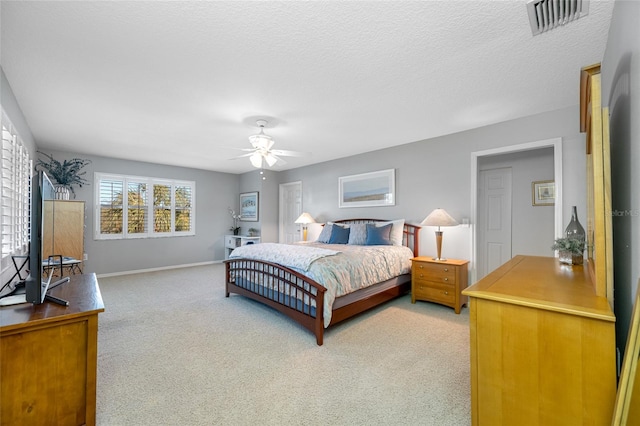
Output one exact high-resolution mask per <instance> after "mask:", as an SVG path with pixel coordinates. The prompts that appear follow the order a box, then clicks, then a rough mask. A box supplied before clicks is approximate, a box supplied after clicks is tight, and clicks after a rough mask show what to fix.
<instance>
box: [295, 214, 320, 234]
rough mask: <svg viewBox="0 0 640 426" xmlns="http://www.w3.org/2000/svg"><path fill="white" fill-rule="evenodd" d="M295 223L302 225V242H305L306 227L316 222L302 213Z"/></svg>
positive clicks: (308, 215)
mask: <svg viewBox="0 0 640 426" xmlns="http://www.w3.org/2000/svg"><path fill="white" fill-rule="evenodd" d="M295 223H300V224H302V241H307V225H308V224H310V223H316V220H315V219H314V218H312V217H311V215H310V214H309V213H307V212H304V213H302V214H301V215H300V216H298V218H297V219H296V222H295Z"/></svg>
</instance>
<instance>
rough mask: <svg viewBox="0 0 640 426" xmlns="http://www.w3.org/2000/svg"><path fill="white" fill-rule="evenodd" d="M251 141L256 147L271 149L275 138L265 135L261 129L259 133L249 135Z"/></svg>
mask: <svg viewBox="0 0 640 426" xmlns="http://www.w3.org/2000/svg"><path fill="white" fill-rule="evenodd" d="M249 142H250V143H251V145H252V146H253V147H254V148H261V149H271V147H272V146H273V143H274V140H273V138H272V137H271V136H268V135H265V134H264V132H263V130H262V129H260V133H258V134H257V135H252V136H249Z"/></svg>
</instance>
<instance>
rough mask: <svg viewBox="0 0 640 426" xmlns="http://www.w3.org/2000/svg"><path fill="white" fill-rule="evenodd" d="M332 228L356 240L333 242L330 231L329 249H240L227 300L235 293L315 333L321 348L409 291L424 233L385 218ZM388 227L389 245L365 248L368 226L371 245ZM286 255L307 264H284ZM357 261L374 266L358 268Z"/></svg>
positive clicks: (317, 245) (231, 263) (229, 267)
mask: <svg viewBox="0 0 640 426" xmlns="http://www.w3.org/2000/svg"><path fill="white" fill-rule="evenodd" d="M330 226H332V227H335V226H338V227H340V228H345V227H348V228H349V229H350V231H351V236H350V238H351V239H354V240H356V241H353V244H352V241H351V240H350V241H349V243H348V244H345V243H342V244H334V243H335V241H334V240H331V241H327V240H326V239H323V235H324V238H326V234H327V233H326V232H325V231H327V230H329V228H328V227H327V226H325V229H323V232H322V233H321V236H320V238H319V241H322V242H313V243H297V244H293V245H288V244H275V243H273V244H269V243H262V244H255V245H254V246H253V247H252V246H244V247H239V248H237V249H235V250H234V251H233V252H232V253H231V256H230V259H229V260H225V262H224V263H225V271H226V277H225V291H226V297H229V296H230V294H231V293H235V294H238V295H241V296H244V297H248V298H250V299H253V300H256V301H258V302H261V303H263V304H265V305H267V306H270V307H272V308H273V309H276V310H277V311H279V312H281V313H282V314H284V315H286V316H288V317H289V318H291V319H292V320H294V321H295V322H297V323H299V324H300V325H302V326H303V327H304V328H306V329H308V330H310V331H311V332H312V333H314V334H315V336H316V343H317V344H318V345H322V344H323V336H324V329H325V328H327V327H329V326H331V325H334V324H336V323H338V322H341V321H344V320H345V319H347V318H351V317H353V316H355V315H357V314H359V313H361V312H364V311H366V310H368V309H370V308H372V307H374V306H378V305H380V304H381V303H384V302H387V301H389V300H391V299H394V298H396V297H398V296H401V295H403V294H406V293H407V292H409V291H410V289H411V261H410V259H411V258H412V257H415V256H417V255H418V250H419V230H420V226H417V225H412V224H408V223H405V222H404V220H395V221H389V220H380V219H345V220H337V221H334V222H330ZM389 226H391V232H390V239H391V242H390V243H388V244H389V245H386V246H383V245H376V244H375V243H376V241H375V239H374V240H373V241H372V243H373V244H364V245H363V244H358V241H357V240H361V239H362V238H363V237H362V229H363V227H366V230H367V232H368V234H367V238H369V237H371V235H374V234H376V233H377V232H378V230H380V232H386V228H387V227H389ZM372 227H375V228H376V229H375V230H374V229H373V228H372ZM332 236H333V235H332ZM367 241H369V240H367ZM360 242H361V241H360ZM280 251H283V252H295V253H296V254H297V255H298V254H299V255H300V256H299V257H300V258H299V259H298V258H297V259H295V260H287V261H283V260H282V259H281V258H280V257H279V256H280V254H279V252H280ZM303 253H304V256H303ZM387 256H390V257H389V258H387ZM296 257H297V256H296ZM354 258H358V259H360V260H361V261H363V262H364V261H368V262H369V264H366V263H362V264H355V263H354V264H352V263H351V262H352V261H353V259H354ZM372 262H373V263H372ZM347 265H348V266H347ZM396 267H397V268H398V269H397V270H396V271H395V272H393V271H392V269H394V268H396ZM347 270H348V271H347ZM346 271H347V272H346ZM346 274H349V277H347V275H346ZM347 282H348V283H347Z"/></svg>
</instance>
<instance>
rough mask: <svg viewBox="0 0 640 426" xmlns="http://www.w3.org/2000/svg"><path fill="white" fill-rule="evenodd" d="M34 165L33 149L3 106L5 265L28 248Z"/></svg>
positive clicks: (0, 172)
mask: <svg viewBox="0 0 640 426" xmlns="http://www.w3.org/2000/svg"><path fill="white" fill-rule="evenodd" d="M31 166H32V162H31V159H30V158H29V152H28V151H27V149H26V148H25V147H24V145H23V144H22V140H21V139H20V137H19V136H18V132H17V131H16V129H15V128H14V127H13V125H12V124H11V121H9V118H8V117H7V115H6V113H5V112H4V110H3V111H2V164H1V166H0V176H1V177H2V186H1V187H0V203H1V205H0V208H1V209H2V211H1V215H0V227H1V228H2V268H3V269H4V268H5V267H7V266H9V265H10V256H11V255H12V254H16V253H23V252H25V251H26V250H27V248H28V244H29V213H30V195H31V191H30V186H29V183H30V177H31Z"/></svg>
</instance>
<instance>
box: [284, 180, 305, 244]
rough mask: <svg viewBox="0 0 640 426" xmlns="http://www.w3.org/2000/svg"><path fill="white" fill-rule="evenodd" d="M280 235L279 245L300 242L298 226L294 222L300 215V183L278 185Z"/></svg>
mask: <svg viewBox="0 0 640 426" xmlns="http://www.w3.org/2000/svg"><path fill="white" fill-rule="evenodd" d="M279 209H280V226H279V227H280V233H279V234H280V235H279V239H280V242H281V243H293V242H295V241H300V240H302V234H301V233H300V225H298V224H296V223H295V221H296V219H297V218H298V216H300V215H301V214H302V182H291V183H283V184H280V207H279Z"/></svg>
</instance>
